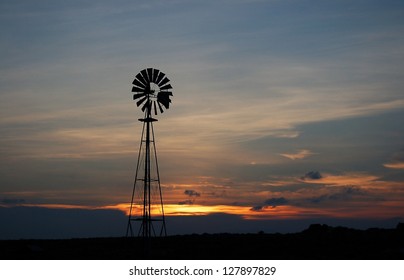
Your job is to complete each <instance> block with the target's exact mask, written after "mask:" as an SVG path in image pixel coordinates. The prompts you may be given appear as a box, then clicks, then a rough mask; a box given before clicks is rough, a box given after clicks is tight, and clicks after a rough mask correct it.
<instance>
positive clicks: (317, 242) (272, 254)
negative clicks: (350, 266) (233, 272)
mask: <svg viewBox="0 0 404 280" xmlns="http://www.w3.org/2000/svg"><path fill="white" fill-rule="evenodd" d="M0 248H1V249H0V258H1V259H107V260H108V259H111V260H120V259H319V260H321V259H326V260H334V259H347V260H350V259H404V224H403V223H400V224H398V225H397V227H396V228H395V229H378V228H371V229H367V230H356V229H350V228H346V227H330V226H327V225H321V224H313V225H311V226H310V227H309V228H308V229H306V230H304V231H302V232H299V233H289V234H265V233H264V232H260V233H256V234H228V233H223V234H193V235H178V236H168V237H164V238H153V239H152V240H151V243H150V246H149V247H146V249H144V242H143V240H142V239H141V238H124V237H122V238H89V239H63V240H8V241H0Z"/></svg>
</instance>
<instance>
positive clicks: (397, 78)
mask: <svg viewBox="0 0 404 280" xmlns="http://www.w3.org/2000/svg"><path fill="white" fill-rule="evenodd" d="M0 29H1V34H2V35H1V39H0V49H1V51H0V59H1V62H2V63H1V65H0V134H1V138H0V204H1V205H2V206H3V207H5V206H7V207H12V206H21V205H24V206H40V207H50V206H49V205H59V206H58V207H61V205H75V206H79V207H83V208H85V209H87V208H88V207H107V206H108V207H110V206H111V207H112V206H114V205H120V204H124V203H127V202H128V200H129V199H130V193H131V186H132V180H133V175H134V174H133V173H134V167H135V161H136V153H137V149H138V141H139V139H140V130H141V124H140V123H139V122H138V121H137V119H138V118H139V117H141V115H142V114H141V111H140V110H139V109H138V108H137V107H136V104H135V103H134V102H133V101H132V100H131V93H130V89H131V82H132V80H133V78H134V76H135V75H136V74H137V73H138V72H139V71H140V70H142V69H144V68H147V67H154V68H157V69H160V70H162V71H163V72H164V73H166V74H167V76H168V77H169V78H170V79H171V84H172V86H173V87H174V97H173V104H172V107H171V108H170V109H169V110H167V111H166V112H165V113H164V114H163V115H161V116H160V117H159V122H158V123H156V125H155V130H156V137H157V148H158V152H159V160H160V162H159V163H160V169H161V170H160V171H161V179H162V184H163V191H164V195H165V197H166V200H167V203H168V204H172V205H176V204H178V203H179V202H185V201H187V202H188V203H189V204H190V205H189V206H190V207H191V206H192V205H198V207H199V206H212V205H228V206H234V207H236V206H240V207H245V209H252V210H251V211H250V212H254V211H253V210H257V209H260V210H261V211H260V213H258V214H260V215H261V216H259V215H258V214H257V215H256V214H255V213H254V214H251V215H249V214H248V213H247V214H245V213H244V214H240V215H242V217H243V218H244V219H249V218H251V217H258V216H259V217H262V218H263V219H264V218H265V219H270V218H271V219H272V218H273V217H274V216H273V215H272V213H269V212H270V211H274V209H277V211H279V213H276V215H278V214H279V217H284V218H287V217H286V216H282V215H281V214H282V213H283V212H282V211H283V210H284V211H285V213H286V212H287V211H292V212H293V213H295V214H294V216H293V218H294V219H299V218H306V217H312V216H310V214H307V213H312V215H313V217H314V216H316V217H317V216H318V215H322V217H323V216H324V217H329V218H330V219H331V218H335V217H336V216H338V215H337V213H344V214H346V215H342V214H341V215H342V216H343V217H344V218H345V217H346V216H351V217H353V218H371V217H374V216H375V215H376V214H375V213H382V214H380V216H378V218H380V219H390V218H398V219H399V220H400V219H402V218H403V216H402V213H403V210H404V209H403V208H402V206H401V207H400V206H399V205H400V204H401V205H403V203H402V202H404V145H403V143H404V131H403V130H402V127H403V120H404V118H403V115H404V93H403V81H404V77H403V75H404V74H403V73H404V69H403V68H404V63H403V60H404V48H403V47H402V46H403V45H404V35H403V34H404V4H403V2H402V1H373V0H370V1H288V0H286V1H276V0H274V1H259V0H257V1H254V0H245V1H242V0H234V1H230V0H228V1H227V0H221V1H181V0H178V1H147V2H145V1H113V2H112V1H96V2H95V1H63V2H60V3H57V2H55V1H40V2H35V3H34V2H32V1H1V3H0ZM310 172H318V173H319V174H320V176H318V177H319V178H310V176H307V175H306V174H314V173H310ZM187 190H193V191H195V192H198V193H199V194H200V196H198V197H195V196H190V195H188V194H189V192H188V194H187V192H186V191H187ZM273 202H278V204H277V205H271V203H273ZM279 202H282V203H280V204H282V205H279ZM191 203H192V205H191ZM173 207H174V206H173ZM288 207H289V208H288ZM117 208H119V207H117ZM243 209H244V208H243ZM207 211H208V210H207ZM218 211H219V212H220V210H218ZM226 211H227V210H226ZM226 211H225V213H226V214H229V213H228V212H231V211H230V210H228V212H226ZM234 211H235V212H234V213H235V214H237V213H239V212H237V211H238V210H237V209H235V210H234ZM240 211H241V210H240ZM243 211H246V210H243ZM305 211H308V212H307V213H306V212H305ZM241 212H242V211H241ZM241 212H240V213H241ZM255 212H257V211H255ZM292 212H290V213H292ZM207 213H210V212H209V211H208V212H207ZM288 213H289V212H288ZM274 215H275V214H274ZM288 217H289V216H288ZM338 217H339V218H341V217H340V216H338Z"/></svg>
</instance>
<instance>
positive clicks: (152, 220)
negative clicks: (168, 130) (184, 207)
mask: <svg viewBox="0 0 404 280" xmlns="http://www.w3.org/2000/svg"><path fill="white" fill-rule="evenodd" d="M169 81H170V80H169V79H168V78H167V77H166V76H165V74H164V73H163V72H161V71H159V70H157V69H153V68H147V69H144V70H142V71H140V73H138V74H137V75H136V78H135V80H134V81H133V88H132V92H134V95H133V99H134V100H138V101H137V102H136V104H137V106H138V107H139V106H141V109H142V111H143V112H144V117H143V118H142V119H139V121H140V122H143V129H142V136H141V140H140V147H139V154H138V160H137V165H136V173H135V180H134V183H133V192H132V199H131V204H130V210H129V219H128V225H127V230H126V236H127V237H134V236H140V237H143V238H145V239H149V238H150V237H153V236H166V235H167V231H166V223H165V217H164V205H163V196H162V191H161V185H160V174H159V168H158V162H157V152H156V142H155V138H154V128H153V123H154V122H156V121H157V119H155V118H153V117H152V113H154V115H157V108H158V109H159V111H160V113H163V112H164V110H163V107H164V108H165V109H168V108H169V105H170V103H171V99H170V96H172V92H171V91H169V90H171V89H172V87H171V85H170V84H169V83H168V82H169Z"/></svg>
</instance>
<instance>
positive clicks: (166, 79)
mask: <svg viewBox="0 0 404 280" xmlns="http://www.w3.org/2000/svg"><path fill="white" fill-rule="evenodd" d="M169 81H170V80H169V79H168V78H167V77H164V79H163V80H162V81H160V83H158V86H159V87H161V86H163V85H165V84H166V83H168V82H169Z"/></svg>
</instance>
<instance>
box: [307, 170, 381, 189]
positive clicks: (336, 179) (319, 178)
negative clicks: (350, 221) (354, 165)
mask: <svg viewBox="0 0 404 280" xmlns="http://www.w3.org/2000/svg"><path fill="white" fill-rule="evenodd" d="M378 179H379V177H377V176H374V175H370V174H366V173H362V172H350V173H347V174H342V175H330V174H325V175H322V174H320V173H319V172H318V171H310V172H308V173H306V175H304V176H303V177H301V180H302V181H303V182H305V183H314V184H324V185H328V186H361V187H367V186H373V187H375V186H376V185H377V183H382V181H378Z"/></svg>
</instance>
